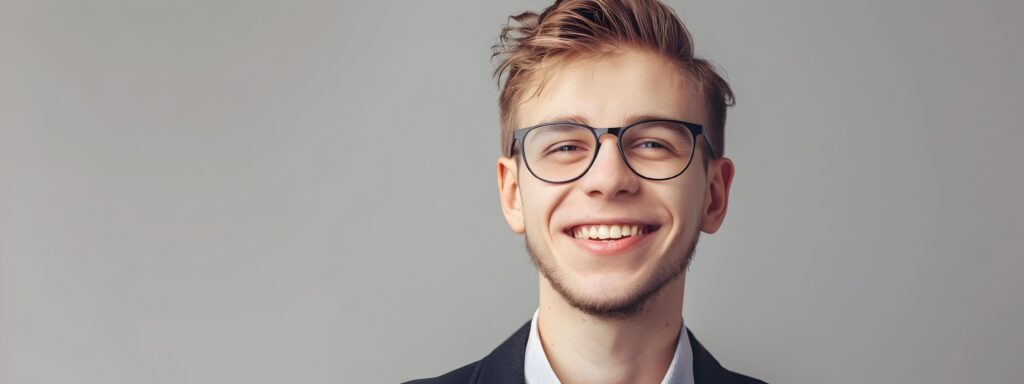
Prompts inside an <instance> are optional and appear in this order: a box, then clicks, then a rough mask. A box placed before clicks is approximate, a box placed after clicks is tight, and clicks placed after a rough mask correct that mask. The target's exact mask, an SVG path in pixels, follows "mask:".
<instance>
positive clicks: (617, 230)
mask: <svg viewBox="0 0 1024 384" xmlns="http://www.w3.org/2000/svg"><path fill="white" fill-rule="evenodd" d="M608 237H610V238H613V239H618V238H620V237H622V227H620V226H618V225H613V226H611V228H609V229H608Z"/></svg>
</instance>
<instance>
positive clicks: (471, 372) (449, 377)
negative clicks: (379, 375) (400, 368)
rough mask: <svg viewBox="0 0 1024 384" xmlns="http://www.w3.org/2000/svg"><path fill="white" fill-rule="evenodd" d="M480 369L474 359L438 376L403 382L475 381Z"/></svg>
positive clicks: (427, 383) (426, 383)
mask: <svg viewBox="0 0 1024 384" xmlns="http://www.w3.org/2000/svg"><path fill="white" fill-rule="evenodd" d="M479 371H480V362H479V361H474V362H472V363H469V364H466V365H465V366H463V367H462V368H459V369H456V370H454V371H451V372H448V373H446V374H443V375H441V376H438V377H434V378H429V379H419V380H413V381H408V382H405V384H455V383H459V384H462V383H473V382H475V381H476V377H477V375H478V372H479Z"/></svg>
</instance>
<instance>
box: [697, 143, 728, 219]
mask: <svg viewBox="0 0 1024 384" xmlns="http://www.w3.org/2000/svg"><path fill="white" fill-rule="evenodd" d="M735 172H736V171H735V168H734V165H733V163H732V160H731V159H729V158H727V157H722V158H718V159H714V160H711V162H710V164H708V185H707V188H706V189H705V190H704V211H703V212H702V213H703V216H704V217H703V220H702V222H701V231H704V232H705V233H715V232H717V231H718V229H719V228H721V227H722V223H723V222H724V221H725V214H726V211H727V210H728V208H729V189H730V188H731V187H732V178H733V175H734V174H735Z"/></svg>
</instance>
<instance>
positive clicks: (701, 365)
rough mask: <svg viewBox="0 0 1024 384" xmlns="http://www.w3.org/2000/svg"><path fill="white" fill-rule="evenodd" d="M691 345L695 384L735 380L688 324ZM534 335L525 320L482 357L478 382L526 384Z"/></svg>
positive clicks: (720, 383) (716, 383) (718, 383)
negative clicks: (528, 351)
mask: <svg viewBox="0 0 1024 384" xmlns="http://www.w3.org/2000/svg"><path fill="white" fill-rule="evenodd" d="M686 334H687V335H688V336H689V338H690V348H691V349H692V350H693V381H694V384H722V383H732V382H733V380H732V377H731V375H729V374H728V373H727V371H726V370H725V368H722V365H721V364H719V363H718V360H715V358H714V357H713V356H711V353H709V352H708V351H707V350H706V349H704V346H703V345H701V344H700V342H698V341H697V338H696V337H694V336H693V332H690V331H689V328H687V332H686ZM529 337H530V322H529V321H527V322H526V324H523V326H522V327H520V328H519V330H518V331H516V332H515V333H513V334H512V336H510V337H509V338H508V339H506V340H505V342H503V343H501V345H499V346H498V348H495V349H494V351H492V352H491V353H490V354H489V355H487V357H484V358H483V360H481V361H480V369H479V371H478V374H477V376H476V378H475V380H474V382H476V383H496V384H526V376H525V374H524V373H523V361H524V360H525V359H526V341H527V339H528V338H529Z"/></svg>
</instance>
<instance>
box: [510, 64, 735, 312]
mask: <svg viewBox="0 0 1024 384" xmlns="http://www.w3.org/2000/svg"><path fill="white" fill-rule="evenodd" d="M550 75H551V76H550V77H549V79H548V82H547V83H546V84H545V86H544V88H543V91H542V92H541V93H540V94H539V95H537V96H536V97H531V98H529V99H528V100H526V101H525V103H523V104H522V105H521V107H520V109H519V113H518V115H517V117H518V121H519V122H520V126H531V125H535V124H540V123H544V122H550V121H555V120H565V119H566V118H568V117H572V118H573V119H575V120H578V121H577V122H580V123H585V124H588V125H590V126H592V127H619V126H625V125H629V124H631V123H634V122H636V121H638V120H639V119H644V118H647V119H650V118H662V119H672V120H683V121H688V122H692V123H697V124H702V125H706V124H707V118H706V113H705V109H704V104H703V102H702V99H701V97H700V96H699V94H698V93H697V90H696V89H694V88H695V85H694V84H693V83H692V82H691V80H689V78H688V77H687V76H685V75H684V74H683V73H682V72H681V71H680V70H679V68H678V67H677V66H675V64H673V63H672V62H670V61H668V60H665V59H662V58H661V57H659V56H657V55H654V54H650V53H647V52H643V51H638V50H625V51H623V53H621V54H617V55H614V56H610V57H603V58H599V59H584V60H579V61H574V62H569V63H566V64H563V65H560V66H558V67H557V68H555V69H553V70H552V72H551V73H550ZM527 94H529V92H527ZM696 139H697V143H698V145H697V146H696V147H697V148H696V151H697V152H696V153H695V154H694V157H693V161H692V164H691V165H690V167H689V168H688V169H687V170H686V172H684V173H683V174H682V175H680V176H678V177H676V178H673V179H669V180H662V181H654V180H647V179H644V178H641V177H640V176H638V175H636V174H635V173H633V171H631V170H630V169H629V168H628V167H627V165H626V164H625V163H624V161H623V159H622V157H621V155H620V154H619V152H618V151H617V149H616V142H615V140H616V139H615V137H613V136H612V135H605V136H603V137H601V138H600V142H601V148H600V150H599V152H598V154H597V158H596V159H595V160H594V163H593V165H592V166H591V168H590V170H589V171H587V173H586V174H585V175H584V176H583V177H581V178H579V179H578V180H575V181H573V182H569V183H565V184H552V183H547V182H544V181H541V180H539V179H537V178H536V177H534V176H533V175H531V174H530V172H529V170H527V169H526V167H525V165H523V164H522V162H521V161H519V162H517V161H516V160H513V159H509V158H501V159H499V163H498V182H499V187H500V189H501V194H502V207H503V210H504V212H505V216H506V219H507V220H508V222H509V224H510V226H512V228H513V230H515V231H516V232H520V233H524V232H525V235H526V242H527V248H528V250H529V251H530V254H531V256H532V257H533V260H534V262H535V263H536V264H537V267H538V269H539V270H540V271H541V274H542V275H543V277H544V278H546V279H547V280H548V281H549V282H550V283H551V285H552V287H554V288H555V290H557V291H558V292H559V294H561V295H562V297H563V298H565V299H566V301H567V302H569V303H570V304H571V305H573V306H575V307H576V308H578V309H580V310H583V311H584V312H586V313H590V314H595V315H602V316H619V317H621V316H628V315H631V314H634V313H636V312H637V311H638V310H640V309H642V308H643V304H644V303H645V302H646V301H647V300H648V299H650V298H651V297H653V296H654V295H655V294H657V293H658V291H659V290H660V288H661V287H663V286H664V285H665V284H667V283H669V282H670V281H671V280H673V279H675V278H677V277H679V276H681V275H683V274H684V272H685V268H686V266H687V265H688V262H689V258H690V256H691V254H692V252H693V248H694V246H695V245H696V242H697V237H698V235H699V232H700V231H701V230H702V229H703V230H704V231H705V232H714V231H715V230H717V228H718V226H719V225H720V224H721V219H722V218H723V217H724V212H725V207H724V202H721V201H722V199H718V200H719V202H718V203H717V204H713V203H712V201H713V200H715V199H716V197H717V195H720V194H721V191H717V192H716V188H717V189H723V190H724V191H725V195H726V196H727V193H728V184H729V181H731V177H732V171H731V162H729V160H728V159H724V158H723V159H721V160H716V161H713V162H711V164H710V165H709V167H708V169H707V170H706V169H705V168H704V167H703V158H704V156H707V147H706V146H705V145H706V144H705V142H704V140H705V139H704V137H702V136H698V137H697V138H696ZM723 162H725V163H728V164H727V165H726V168H727V170H726V172H725V173H726V175H725V179H727V180H725V182H724V183H723V182H722V175H721V173H722V172H721V170H720V168H721V166H722V163H723ZM712 172H714V173H716V174H715V175H712ZM716 180H717V186H715V185H713V184H716ZM723 187H724V188H723ZM709 211H710V216H709ZM719 211H720V212H719ZM708 221H710V222H708ZM602 226H605V227H607V230H608V231H609V232H612V233H614V232H620V233H624V232H630V233H632V228H633V226H636V227H637V228H638V230H639V231H641V232H646V233H642V234H641V233H638V234H637V235H634V236H628V237H620V238H619V239H604V240H602V239H589V238H580V236H579V232H580V230H581V229H583V228H586V229H587V230H588V232H590V230H592V229H597V230H598V231H604V230H605V229H602V228H601V227H602ZM623 226H625V227H626V228H625V229H624V228H623ZM615 227H617V228H618V229H613V228H615ZM620 236H621V234H620Z"/></svg>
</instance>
